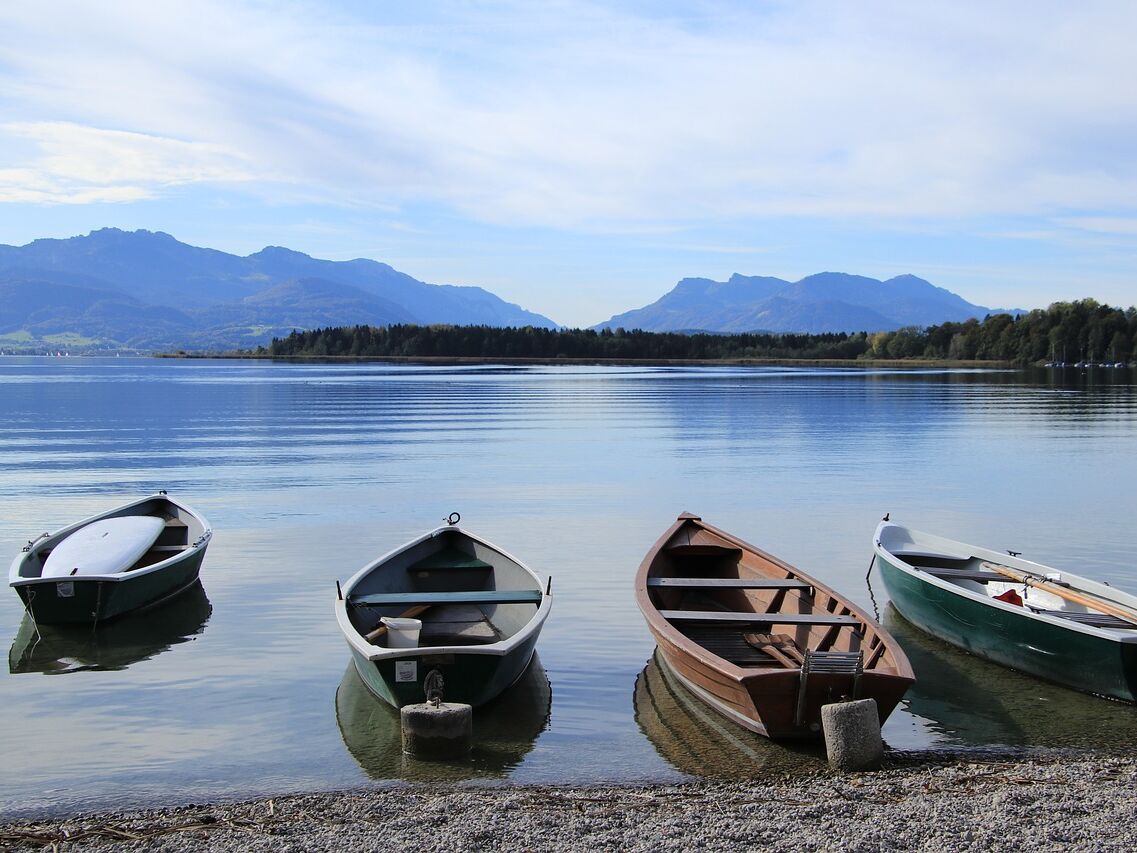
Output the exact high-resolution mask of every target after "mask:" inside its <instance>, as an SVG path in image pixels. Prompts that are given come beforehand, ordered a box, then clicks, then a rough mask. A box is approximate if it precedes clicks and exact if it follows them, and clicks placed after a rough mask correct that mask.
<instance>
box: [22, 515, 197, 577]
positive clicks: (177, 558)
mask: <svg viewBox="0 0 1137 853" xmlns="http://www.w3.org/2000/svg"><path fill="white" fill-rule="evenodd" d="M153 500H161V501H165V502H166V503H169V504H172V505H173V506H175V507H177V508H178V509H180V510H182V511H183V512H185V513H187V514H188V515H190V516H192V517H193V518H194V519H195V520H196V521H197V522H198V523H199V524H201V526H202V532H201V535H200V536H199V537H198V538H197V539H196V540H195V541H193V542H189V543H187V544H186V547H185V549H184V550H182V551H177V552H175V553H173V554H171V555H170V556H169V557H166V558H165V559H163V560H159V561H158V562H156V563H152V564H150V565H149V566H144V567H143V568H141V569H135V570H134V571H130V572H127V571H123V572H114V573H111V574H101V575H75V576H74V577H71V576H67V577H50V578H45V577H24V576H22V575H20V567H21V566H23V565H24V563H26V562H27V561H28V560H30V559H31V558H32V557H33V556H35V555H36V554H38V553H39V552H40V551H42V550H43V549H44V548H46V547H47V546H48V545H52V546H55V545H58V544H59V543H60V542H62V541H63V540H64V539H66V538H67V537H68V536H70V535H71V534H72V533H74V532H75V531H77V530H79V529H80V528H83V527H86V526H87V525H89V524H93V523H94V522H96V521H102V520H103V519H104V518H111V517H118V516H122V515H123V514H124V511H126V510H130V509H133V508H135V507H138V506H141V505H142V504H144V503H147V502H149V501H153ZM125 514H127V515H129V513H125ZM212 539H213V528H212V526H211V525H210V524H209V521H208V520H207V519H206V518H205V516H203V515H202V514H201V513H200V512H198V511H197V510H195V509H194V508H193V507H191V506H190V505H189V504H186V503H184V502H182V501H180V500H178V499H177V498H174V497H171V496H170V495H168V494H165V493H162V492H155V493H154V494H152V495H146V496H144V497H141V498H138V499H137V500H133V501H128V502H127V503H124V504H120V505H118V506H115V507H112V508H111V509H109V510H107V511H105V512H101V513H98V514H96V515H92V516H90V517H89V518H84V519H83V520H81V521H76V522H74V523H73V524H69V525H67V526H66V527H61V528H60V529H59V530H56V531H54V532H52V533H49V534H48V535H47V536H41V537H40V538H39V539H38V540H33V541H31V542H30V543H29V546H30V547H29V546H24V547H27V548H28V550H26V551H25V550H23V549H22V548H21V550H20V552H19V553H18V554H17V555H16V557H15V558H14V559H13V560H12V564H11V566H10V567H9V569H8V585H9V586H10V587H12V588H13V589H15V588H16V587H21V586H38V585H41V584H56V583H60V582H72V583H79V584H90V583H96V582H97V583H124V582H127V581H132V580H135V579H137V578H141V577H145V576H146V575H151V574H154V573H156V572H160V571H162V570H163V569H168V568H170V567H171V566H172V565H175V564H176V563H179V562H181V561H183V560H185V559H186V558H187V557H188V556H190V555H192V554H194V553H195V552H197V551H198V550H203V549H204V548H205V547H206V546H208V545H209V543H210V541H212Z"/></svg>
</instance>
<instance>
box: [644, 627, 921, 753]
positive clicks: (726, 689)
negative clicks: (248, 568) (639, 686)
mask: <svg viewBox="0 0 1137 853" xmlns="http://www.w3.org/2000/svg"><path fill="white" fill-rule="evenodd" d="M653 636H654V637H655V642H656V648H657V649H658V651H659V655H660V658H661V660H662V662H663V663H664V664H665V665H666V666H667V667H668V668H669V669H670V670H671V673H672V675H674V676H675V677H676V678H677V679H678V680H679V682H680V683H681V684H682V685H683V686H684V687H686V688H687V690H689V691H690V692H691V693H692V694H693V695H694V696H696V697H698V698H699V699H701V700H702V701H703V702H704V703H705V704H706V705H708V706H709V707H710V708H712V709H713V710H715V711H717V712H718V713H719V714H721V715H722V716H724V717H726V718H727V719H728V720H731V721H732V722H734V723H737V724H738V725H740V726H743V727H744V728H747V729H749V730H750V731H753V732H757V733H758V734H761V735H765V736H766V737H770V738H776V739H791V738H816V737H818V736H819V735H820V734H821V707H822V706H823V705H828V704H830V703H832V702H837V701H840V700H841V699H843V698H848V697H849V696H850V684H849V679H848V677H847V676H843V675H815V676H813V677H812V678H810V679H809V681H808V683H807V687H806V699H805V706H804V713H803V714H801V716H800V720H799V718H798V693H799V687H800V683H801V673H800V671H799V670H782V671H778V672H761V673H747V672H746V671H745V670H742V671H738V670H739V669H740V668H738V667H729V666H726V667H723V666H714V665H708V663H707V661H706V660H703V659H700V658H698V657H695V656H693V655H691V654H690V653H689V652H688V651H687V650H686V649H684V648H682V647H681V646H679V645H677V644H676V643H675V642H673V641H672V639H671V638H670V637H668V636H666V635H664V634H663V633H655V632H653ZM861 679H862V680H861V686H860V691H859V695H858V697H857V698H862V699H864V698H872V699H874V700H875V701H876V706H877V714H878V715H879V717H880V722H881V725H883V724H884V721H885V720H887V719H888V717H889V715H890V714H891V713H892V712H893V711H894V710H895V709H896V706H897V705H898V704H899V703H900V700H901V699H902V698H903V697H904V694H905V693H906V692H907V690H908V687H909V686H910V685H911V684H912V682H913V680H914V679H912V678H906V677H897V676H895V675H893V674H891V673H889V674H887V675H878V674H874V673H868V672H866V673H864V674H862V676H861Z"/></svg>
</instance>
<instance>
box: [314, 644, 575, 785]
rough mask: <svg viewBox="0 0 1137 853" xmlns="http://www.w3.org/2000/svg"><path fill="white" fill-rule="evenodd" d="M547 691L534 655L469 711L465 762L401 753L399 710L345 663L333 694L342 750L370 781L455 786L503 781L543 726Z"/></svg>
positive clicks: (546, 720) (547, 710)
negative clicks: (494, 694) (498, 690)
mask: <svg viewBox="0 0 1137 853" xmlns="http://www.w3.org/2000/svg"><path fill="white" fill-rule="evenodd" d="M552 700H553V693H552V687H551V686H550V684H549V677H548V675H547V674H546V672H545V668H544V666H542V665H541V661H540V659H539V658H538V656H537V655H536V654H534V655H533V658H532V660H530V662H529V666H528V667H527V668H526V670H525V671H524V672H523V673H522V675H521V678H519V679H518V680H517V682H516V683H514V685H513V686H512V687H509V688H507V689H506V690H504V691H503V692H502V693H501V694H500V695H498V696H497V697H496V698H495V699H493V700H492V701H490V702H488V703H487V704H485V705H481V706H479V707H477V708H475V709H474V717H473V729H474V731H473V748H472V749H471V751H470V755H469V757H468V758H465V759H458V760H451V761H426V760H423V759H420V758H415V757H412V756H409V755H404V754H403V736H402V730H401V728H400V722H399V711H398V709H397V708H393V707H391V706H390V705H388V704H387V703H385V702H382V701H380V700H379V699H377V698H376V697H375V696H373V695H372V694H371V692H370V691H369V690H368V689H367V686H366V685H365V684H364V683H363V680H362V679H361V678H360V677H359V673H358V671H356V668H355V664H354V662H352V663H349V664H348V667H347V670H346V671H345V672H344V674H343V678H342V679H341V680H340V684H339V688H338V689H337V690H336V722H337V723H338V724H339V729H340V735H341V737H343V742H344V746H346V747H347V750H348V752H350V753H351V756H352V758H354V759H355V761H356V763H358V764H359V766H360V767H361V768H363V771H364V772H365V773H366V774H367V775H368V776H369V777H370V778H372V779H376V780H389V779H406V780H410V781H419V782H428V781H429V782H455V781H461V780H464V779H477V778H500V777H505V776H507V775H508V774H509V772H510V771H511V770H513V769H514V768H515V767H517V766H518V765H519V764H520V763H521V761H522V760H523V759H524V758H525V756H526V755H527V754H528V753H529V752H530V751H531V750H532V749H533V746H534V744H535V743H536V741H537V738H538V736H539V735H540V734H541V733H542V732H543V731H544V730H545V729H546V728H548V725H549V717H550V713H551V709H552Z"/></svg>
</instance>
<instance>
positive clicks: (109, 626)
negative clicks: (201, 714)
mask: <svg viewBox="0 0 1137 853" xmlns="http://www.w3.org/2000/svg"><path fill="white" fill-rule="evenodd" d="M212 612H213V608H212V606H211V605H210V603H209V598H208V597H207V596H206V594H205V590H204V589H203V588H202V586H201V582H200V581H199V582H197V583H195V584H194V585H193V586H192V587H190V588H189V589H187V590H186V591H185V592H183V593H181V594H179V595H178V596H177V597H176V598H173V599H171V600H170V601H167V602H165V603H164V604H161V605H159V606H158V607H154V608H151V609H149V610H145V611H143V612H141V613H134V614H131V615H128V616H124V617H123V618H121V619H117V620H115V621H114V622H108V623H106V624H105V625H100V626H99V627H98V629H97V630H92V629H91V627H90V626H89V625H81V626H80V625H40V626H39V628H38V630H37V628H36V624H35V623H34V622H33V621H32V619H31V617H30V616H27V615H26V614H25V616H24V619H23V621H22V622H21V623H20V628H19V630H18V631H17V632H16V638H15V640H13V641H12V648H11V649H9V650H8V671H9V672H11V673H22V672H42V673H43V674H45V675H61V674H64V673H69V672H84V671H88V670H116V669H126V668H127V667H128V666H131V665H132V664H136V663H139V662H140V661H144V660H149V659H150V658H152V657H154V656H155V655H159V654H161V653H162V652H164V651H166V650H167V649H169V648H170V647H171V646H176V645H178V644H180V643H184V642H186V641H188V640H192V639H193V638H194V637H196V636H197V635H198V634H200V633H201V632H202V631H204V630H205V623H206V622H208V621H209V617H210V614H211V613H212Z"/></svg>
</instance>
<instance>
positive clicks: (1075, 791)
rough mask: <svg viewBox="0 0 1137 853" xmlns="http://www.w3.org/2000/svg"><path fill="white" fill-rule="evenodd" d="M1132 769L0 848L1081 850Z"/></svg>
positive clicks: (581, 793)
mask: <svg viewBox="0 0 1137 853" xmlns="http://www.w3.org/2000/svg"><path fill="white" fill-rule="evenodd" d="M1135 806H1137V758H1133V757H1114V756H1097V757H1086V756H1085V755H1079V756H1076V757H1069V756H1053V757H1050V756H1048V757H1041V758H1040V757H1031V758H1021V759H1020V758H1014V757H1012V758H1008V757H1006V756H1001V757H991V758H986V757H977V756H975V755H974V754H969V755H966V756H929V755H926V754H903V755H900V756H897V755H896V754H892V755H889V756H888V757H887V758H886V763H885V769H883V770H880V771H877V772H873V773H859V774H858V773H853V774H834V773H830V772H827V771H817V772H810V773H806V774H801V775H797V774H791V775H781V776H778V777H776V778H771V779H769V780H746V781H738V782H718V781H692V782H687V783H681V784H644V785H612V786H604V785H588V786H580V785H570V786H564V787H559V786H520V785H504V786H493V787H480V786H470V785H446V786H431V785H398V786H393V787H387V786H384V787H376V788H368V789H362V790H351V791H342V792H334V793H323V794H297V795H285V796H280V797H275V798H272V799H258V800H252V801H246V802H235V803H227V804H225V803H223V804H211V805H190V806H180V807H174V808H168V809H161V808H156V809H144V810H132V811H124V812H105V813H99V814H82V815H75V816H72V817H65V818H57V819H45V820H31V821H12V822H9V821H5V822H3V823H0V849H5V850H19V849H48V850H51V849H57V850H108V851H109V850H122V851H127V850H129V851H175V850H176V851H198V850H201V851H205V850H210V851H217V850H220V851H230V850H231V851H238V850H242V851H243V850H249V851H262V850H263V851H270V850H271V851H281V850H288V851H307V850H360V851H369V850H374V851H384V853H389V851H390V850H392V849H416V850H422V851H434V850H437V851H448V852H449V851H466V850H505V851H513V850H516V851H544V850H549V851H552V850H566V849H577V850H629V851H640V850H707V851H718V850H723V851H727V850H730V851H737V850H740V849H742V850H778V851H789V850H793V851H796V850H809V851H813V850H836V849H840V850H852V851H869V850H873V851H875V850H941V849H951V850H976V851H978V850H997V851H1001V850H1007V851H1010V850H1022V849H1036V850H1086V851H1090V850H1093V851H1113V850H1117V851H1121V850H1131V849H1134V847H1135V846H1137V822H1135V821H1133V819H1132V818H1133V814H1134V808H1135Z"/></svg>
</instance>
